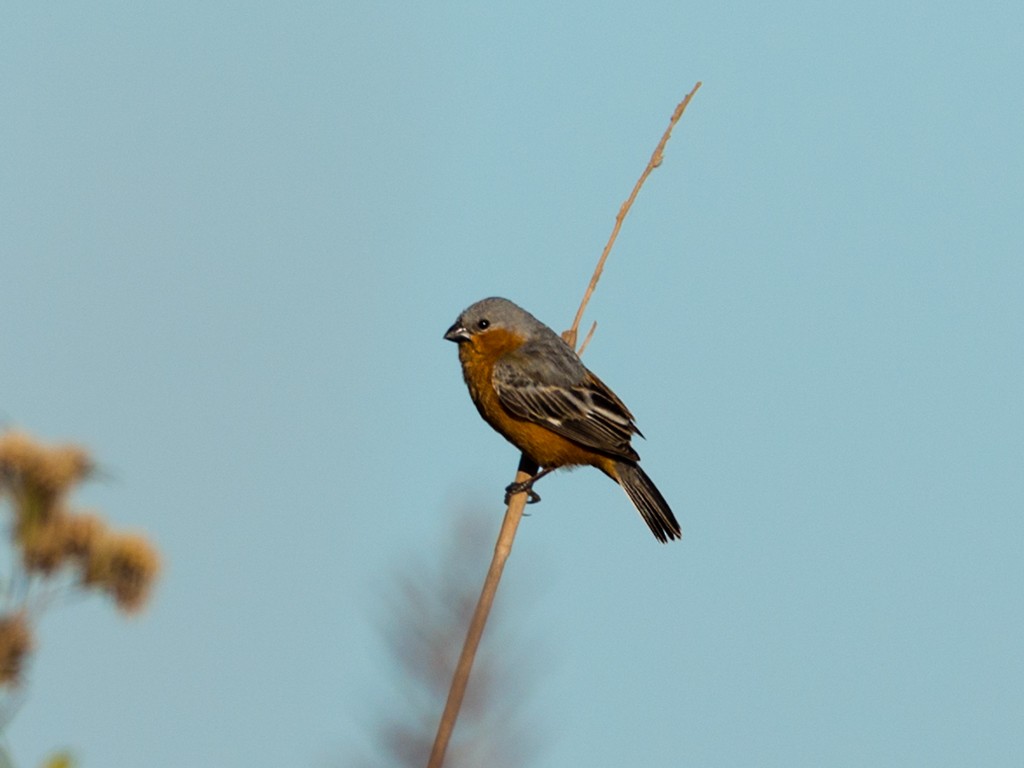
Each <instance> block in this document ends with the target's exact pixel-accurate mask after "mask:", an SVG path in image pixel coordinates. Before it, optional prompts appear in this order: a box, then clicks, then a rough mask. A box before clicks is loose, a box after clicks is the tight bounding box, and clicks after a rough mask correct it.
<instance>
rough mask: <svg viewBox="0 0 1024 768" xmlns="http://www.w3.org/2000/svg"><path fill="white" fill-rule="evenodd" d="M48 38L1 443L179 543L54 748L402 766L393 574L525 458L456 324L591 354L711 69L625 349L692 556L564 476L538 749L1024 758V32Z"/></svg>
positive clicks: (909, 19) (945, 17)
mask: <svg viewBox="0 0 1024 768" xmlns="http://www.w3.org/2000/svg"><path fill="white" fill-rule="evenodd" d="M5 17H6V18H5V20H4V23H3V24H2V25H0V71H2V73H3V77H2V86H0V93H2V99H0V417H2V420H3V422H4V423H5V424H10V425H16V426H19V427H22V428H25V429H27V430H29V431H32V432H34V433H36V434H38V435H40V436H41V437H44V438H47V439H52V440H58V439H73V440H78V441H81V442H84V443H85V444H87V445H89V446H90V447H91V449H92V450H93V452H94V454H95V455H96V456H97V458H98V459H99V460H100V461H101V462H102V463H103V464H104V466H105V467H106V468H107V471H108V474H109V478H108V479H106V480H103V481H101V482H96V483H93V484H91V485H89V486H88V487H87V488H85V489H83V491H82V493H81V494H80V495H79V497H78V499H77V500H78V502H79V503H80V504H81V505H83V506H91V507H98V508H100V509H102V510H103V511H104V512H105V513H106V514H107V515H108V517H109V518H110V519H111V520H112V521H114V522H115V523H117V524H118V525H120V526H124V527H136V528H141V529H144V530H145V531H147V532H149V533H150V534H151V536H152V537H153V538H154V539H155V540H156V542H157V543H158V544H159V546H160V548H161V550H162V552H163V554H164V557H165V560H166V570H165V573H164V576H163V580H162V582H161V584H160V586H159V589H158V592H157V594H156V595H155V599H154V601H153V604H152V606H151V608H150V610H149V611H148V612H147V613H146V614H144V615H143V616H142V617H140V618H138V619H135V620H130V621H124V620H121V619H120V618H119V617H118V616H116V615H115V613H114V611H113V610H112V609H111V608H110V607H109V606H108V605H106V604H105V603H103V602H102V601H98V600H85V601H81V602H77V603H73V604H71V605H68V606H63V607H61V608H60V609H59V610H54V611H53V612H51V613H49V614H48V615H47V616H46V617H45V619H44V620H43V622H42V626H41V627H40V647H39V651H38V654H37V657H36V660H35V663H34V665H33V668H32V670H31V677H30V687H29V689H28V695H27V698H26V701H25V703H24V705H23V707H22V709H21V710H20V712H19V713H18V714H17V717H16V718H15V720H14V721H13V722H12V724H11V725H10V727H9V729H8V732H7V744H8V747H9V749H10V751H11V752H12V754H13V755H14V757H15V758H16V760H17V763H18V764H19V765H25V766H28V765H35V764H37V763H38V761H39V760H40V759H41V758H42V756H43V755H45V754H48V753H50V752H52V751H53V750H55V749H57V748H59V747H64V746H67V747H70V748H71V749H73V750H74V751H75V752H76V754H77V755H78V757H79V759H80V760H81V764H82V765H84V766H106V765H130V764H147V765H151V766H154V767H155V768H162V767H163V766H168V767H170V766H195V765H211V766H212V765H217V766H271V765H282V764H284V765H345V764H347V763H348V761H349V759H350V758H351V756H352V755H353V754H354V753H355V752H356V751H358V748H359V747H361V746H362V747H365V745H366V743H367V739H368V738H369V736H368V731H369V730H371V729H372V723H373V720H374V711H375V710H374V709H373V706H371V705H370V703H369V702H373V701H378V702H379V701H380V700H381V699H382V698H383V700H384V701H385V702H386V701H387V699H386V698H385V696H386V695H393V696H395V699H394V701H392V702H391V703H392V704H394V706H395V708H396V709H400V707H401V706H403V705H404V703H405V702H404V701H403V700H402V696H401V695H400V694H398V695H396V694H394V689H393V688H386V686H385V684H384V681H390V682H394V680H393V678H394V677H395V670H394V668H393V662H392V660H391V659H390V658H389V656H388V654H387V651H386V649H385V648H384V647H383V645H384V643H383V642H382V639H381V636H380V631H379V624H380V613H381V607H380V595H381V591H382V589H386V588H387V585H388V584H389V583H391V580H392V579H393V578H394V574H395V573H396V572H398V571H401V569H402V567H403V565H404V564H406V563H407V562H409V561H414V562H416V563H424V562H430V555H431V554H432V553H433V554H435V555H436V556H437V557H438V558H440V557H444V556H448V553H449V552H450V550H449V549H448V548H447V547H446V545H445V537H446V536H449V535H450V534H451V525H452V518H453V515H454V513H455V511H456V510H457V509H461V508H465V507H466V506H467V505H469V506H474V507H475V508H477V509H478V510H479V512H480V514H481V515H483V516H485V517H486V518H489V519H491V520H493V526H494V529H495V531H496V530H497V526H498V524H499V522H500V517H501V514H502V512H503V507H502V506H501V503H500V502H501V489H502V488H503V487H504V485H505V484H506V483H508V482H509V481H510V480H511V478H512V475H513V472H514V469H515V464H516V453H515V451H514V449H512V448H511V447H510V446H508V445H507V444H505V443H504V442H503V441H502V440H501V439H500V438H499V437H498V436H497V435H495V434H494V433H493V432H491V431H490V430H489V429H488V428H487V427H486V426H485V425H484V424H483V423H482V422H480V420H479V417H478V416H477V414H476V411H475V409H474V408H473V407H472V406H471V404H470V401H469V399H468V396H467V394H466V392H465V388H464V386H463V384H462V382H461V376H460V373H459V370H458V364H457V360H456V356H455V349H454V347H453V346H452V345H450V344H448V343H446V342H444V341H443V340H442V339H441V334H442V333H443V332H444V330H445V329H446V328H447V327H448V325H449V324H450V323H451V322H452V320H454V318H455V317H456V315H457V314H458V313H459V311H461V310H462V309H463V308H464V307H465V306H466V305H468V304H470V303H471V302H473V301H475V300H477V299H479V298H482V297H484V296H488V295H493V294H500V295H505V296H508V297H509V298H511V299H513V300H515V301H517V302H518V303H520V304H522V305H523V306H525V307H526V308H527V309H529V310H530V311H532V312H533V313H534V314H535V315H537V316H538V317H540V318H541V319H543V320H545V321H546V322H548V323H549V324H551V325H552V326H554V327H555V328H557V329H562V328H564V327H565V326H567V325H568V324H569V323H570V322H571V319H572V316H573V314H574V312H575V309H576V307H577V305H578V302H579V299H580V296H581V294H582V291H583V288H584V287H585V285H586V281H587V279H588V278H589V275H590V271H591V269H592V268H593V264H594V262H595V260H596V258H597V256H598V254H599V253H600V250H601V247H602V246H603V244H604V242H605V239H606V238H607V235H608V233H609V231H610V229H611V225H612V222H613V218H614V215H615V213H616V211H617V210H618V206H619V204H620V203H621V201H622V200H623V199H624V198H625V196H626V195H627V193H628V191H629V189H630V188H631V186H632V184H633V182H634V181H635V179H636V176H637V175H638V174H639V172H640V171H641V170H642V168H643V165H644V163H645V162H646V160H647V158H648V156H649V154H650V151H651V149H652V148H653V146H654V144H655V143H656V141H657V139H658V137H659V136H660V135H661V132H662V130H663V129H664V127H665V125H666V123H667V120H668V116H669V114H670V113H671V111H672V109H673V107H674V106H675V104H676V103H677V102H678V101H679V99H681V98H682V96H683V95H684V94H685V93H686V92H687V91H689V90H690V88H691V87H692V86H693V84H694V83H695V82H696V81H698V80H701V81H703V83H704V86H703V88H702V89H701V91H700V92H699V93H698V95H697V97H696V98H695V100H694V102H693V103H692V104H691V106H690V109H689V110H688V112H687V114H686V115H685V117H684V118H683V121H682V123H681V124H680V126H679V128H678V129H677V131H676V134H675V137H674V138H673V140H672V142H671V143H670V145H669V148H668V150H667V153H666V158H665V162H664V164H663V165H662V167H661V168H660V169H658V170H657V171H656V172H655V174H654V175H653V176H652V177H651V179H650V180H649V182H648V184H647V186H646V187H645V188H644V190H643V191H642V193H641V196H640V198H639V200H638V202H637V204H636V206H635V207H634V210H633V213H632V215H631V217H630V219H629V220H628V221H627V223H626V225H625V227H624V229H623V232H622V235H621V236H620V238H619V241H618V244H617V246H616V249H615V251H614V252H613V254H612V256H611V260H610V262H609V265H608V268H607V270H606V272H605V276H604V278H603V281H602V283H601V285H600V287H599V288H598V292H597V294H596V296H595V298H594V300H593V302H592V303H591V305H590V310H589V312H588V315H587V319H586V321H585V322H587V323H589V322H590V321H593V320H596V321H597V322H598V331H597V335H596V337H595V339H594V341H593V342H592V344H591V346H590V348H589V349H588V350H587V353H586V359H587V363H588V365H590V366H591V367H592V368H593V369H594V370H595V371H597V372H598V374H599V375H600V376H601V378H602V379H603V380H605V381H606V382H607V383H608V384H609V385H610V386H612V387H613V388H614V389H615V390H616V392H617V393H618V394H619V395H620V396H621V397H622V398H623V399H624V400H625V401H626V402H627V404H628V405H629V406H630V408H631V410H632V411H633V412H634V414H635V415H636V417H637V420H638V423H639V425H640V428H641V429H642V430H643V431H644V433H645V434H646V436H647V438H648V439H647V440H646V441H645V442H642V444H641V445H639V446H638V448H639V450H640V453H641V455H642V456H643V457H644V463H643V466H644V467H645V468H646V470H647V471H648V473H649V474H650V475H651V476H652V477H653V478H654V479H655V480H656V481H657V483H658V485H659V487H660V488H661V490H662V492H663V493H664V494H665V496H666V497H667V498H668V499H669V500H670V501H671V502H672V504H673V507H674V509H675V512H676V515H677V517H678V518H679V520H680V522H681V523H682V526H683V530H684V539H683V541H682V542H681V543H675V544H672V545H668V546H662V545H659V544H658V543H657V542H656V541H655V540H654V539H653V538H652V537H651V536H650V533H649V532H648V531H647V530H646V527H645V526H644V525H643V523H642V521H641V520H640V519H639V517H638V516H637V515H636V513H635V512H634V511H633V509H632V508H631V506H630V505H629V503H628V500H627V499H626V498H625V496H624V495H623V494H622V493H621V491H619V490H618V489H616V488H615V487H614V485H612V484H610V483H609V482H608V481H607V480H606V479H605V478H603V477H601V476H600V475H599V474H598V473H596V472H593V471H583V470H581V471H578V472H575V473H571V474H569V473H562V474H557V475H555V476H553V477H549V478H547V479H545V480H544V481H543V483H542V485H541V492H542V495H543V497H544V501H543V503H542V504H541V505H539V506H538V507H535V508H533V509H532V510H531V511H532V515H531V516H530V517H529V518H527V519H526V520H525V521H524V523H523V526H522V527H521V529H520V534H519V538H518V540H517V543H516V549H515V551H514V552H513V555H512V559H511V560H510V562H509V565H508V568H507V570H506V575H505V583H504V584H503V586H502V590H503V591H502V593H501V594H500V595H499V601H500V600H501V598H502V596H505V595H507V596H508V597H507V599H508V600H509V601H512V600H514V597H513V596H514V595H516V594H517V590H518V591H520V593H521V594H524V595H529V598H528V602H529V607H528V608H526V609H525V610H523V611H521V612H519V613H517V622H518V626H517V627H516V630H517V631H516V632H515V633H512V634H510V635H509V636H506V635H504V634H499V633H495V634H492V635H485V638H484V643H485V645H487V644H488V643H489V644H490V648H491V650H492V651H494V652H497V653H499V654H507V655H508V657H509V658H521V656H522V655H523V651H524V649H523V648H522V647H521V646H518V645H516V642H521V641H522V640H521V638H522V637H528V638H530V641H529V642H530V643H531V644H535V653H531V654H530V655H531V656H532V657H533V658H532V659H531V664H532V665H533V666H534V667H535V668H536V669H537V670H538V671H539V674H538V679H537V681H536V683H535V685H534V686H533V690H532V693H531V696H530V698H529V702H528V704H527V705H526V706H527V709H528V710H529V712H530V715H531V717H533V718H535V719H536V721H538V722H540V723H543V724H544V726H543V728H542V731H543V734H542V735H543V737H544V738H543V739H542V746H543V748H542V750H541V751H540V753H539V755H538V758H537V760H536V765H538V766H545V767H546V766H561V765H644V766H678V765H702V766H749V765H758V766H819V765H829V766H863V765H878V766H915V765H920V766H966V765H986V766H1011V765H1019V763H1020V759H1021V755H1022V754H1024V730H1022V729H1021V727H1020V723H1021V722H1024V661H1022V659H1024V657H1022V655H1021V652H1020V649H1021V647H1022V642H1024V600H1022V585H1024V559H1022V555H1024V520H1022V516H1021V509H1022V502H1024V480H1022V476H1024V473H1022V471H1021V470H1022V462H1024V409H1022V392H1024V355H1022V353H1021V344H1022V338H1024V336H1022V333H1024V295H1022V294H1024V259H1022V254H1024V217H1022V216H1021V201H1022V200H1024V189H1022V188H1024V183H1022V182H1024V152H1022V151H1021V146H1020V142H1021V137H1022V136H1024V106H1022V102H1021V100H1020V98H1019V96H1018V94H1019V93H1020V91H1021V85H1022V82H1021V80H1022V73H1024V53H1022V48H1021V45H1020V41H1021V39H1022V33H1024V10H1022V8H1021V7H1020V5H1019V4H1015V3H986V4H983V5H981V6H979V5H977V4H969V3H897V4H895V5H894V4H892V3H873V2H868V3H858V4H856V5H849V4H848V5H845V6H839V5H835V4H821V3H809V2H808V3H787V4H763V3H748V4H743V3H739V4H715V3H712V4H703V5H697V4H693V5H690V4H682V3H664V4H658V3H651V4H648V3H639V4H636V3H633V4H598V5H595V4H593V3H587V4H582V3H564V4H559V5H558V6H557V7H550V6H549V4H539V3H537V4H535V3H519V4H516V5H514V6H512V5H497V4H495V5H485V4H477V3H450V4H443V5H420V6H413V5H412V4H403V3H341V4H335V3H293V4H290V5H287V6H284V5H281V6H279V7H275V6H270V5H264V6H261V7H254V6H251V5H249V4H242V3H213V4H211V3H194V2H187V1H186V2H177V3H150V4H142V5H139V4H127V3H113V2H99V3H92V4H88V5H84V4H72V3H56V4H54V3H45V4H38V3H31V4H30V3H16V4H14V5H13V6H12V7H10V8H8V9H7V11H6V13H5ZM488 546H489V545H488ZM470 556H471V553H469V554H467V557H470ZM513 635H514V637H516V638H519V640H518V641H513V640H512V639H510V638H511V637H512V636H513ZM503 642H505V643H507V645H503ZM389 684H390V683H389ZM399 689H400V686H399ZM385 690H386V691H389V692H390V693H388V694H385V693H384V691H385Z"/></svg>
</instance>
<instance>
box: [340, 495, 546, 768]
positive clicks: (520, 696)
mask: <svg viewBox="0 0 1024 768" xmlns="http://www.w3.org/2000/svg"><path fill="white" fill-rule="evenodd" d="M488 522H489V521H487V520H485V519H482V518H479V517H475V516H473V515H471V514H470V513H468V512H465V513H462V514H461V515H459V516H458V518H457V519H456V522H455V525H454V531H453V534H452V535H451V536H450V537H449V538H448V542H449V543H448V547H447V551H443V552H442V553H441V557H440V558H439V559H438V562H437V563H436V564H434V566H433V567H429V566H427V565H424V564H423V563H422V562H416V561H415V560H413V561H410V562H407V563H406V564H405V565H403V567H402V568H401V569H400V570H398V571H396V572H395V574H394V576H393V586H392V587H391V589H390V590H389V597H390V599H389V600H387V602H386V603H385V605H386V607H387V612H388V616H387V619H386V622H385V627H384V637H385V640H386V641H387V645H388V649H389V652H390V655H391V658H392V659H393V661H394V663H395V667H396V669H397V670H398V672H399V676H398V678H397V683H396V690H395V691H394V693H393V695H392V696H391V697H390V701H389V705H388V706H387V709H386V711H385V712H382V713H381V714H380V716H379V724H378V725H377V726H376V733H375V734H374V741H375V742H376V749H377V752H378V757H377V758H375V759H366V758H364V759H363V761H362V762H361V763H359V764H360V765H363V766H367V767H369V766H374V767H375V768H381V766H395V768H400V767H401V768H404V767H405V766H409V768H412V767H413V766H415V768H422V767H423V766H424V765H426V764H427V757H428V756H429V755H430V749H431V745H432V744H433V741H434V735H435V732H436V730H437V723H438V720H439V718H440V717H441V712H442V711H443V709H444V704H445V700H446V699H447V697H448V688H449V685H450V683H451V679H452V672H453V670H454V669H455V665H456V663H457V661H458V656H459V651H460V650H461V648H462V643H463V640H464V639H465V636H466V630H467V628H468V627H469V622H470V617H471V616H472V614H473V608H474V606H475V605H476V601H477V597H478V596H479V594H480V586H481V584H482V582H483V577H484V574H485V573H486V571H487V560H488V557H489V555H490V552H491V549H492V548H493V539H492V537H493V535H494V532H493V530H491V526H490V525H489V524H488ZM507 597H508V595H507V594H506V595H503V596H502V597H499V599H498V601H497V604H496V605H497V608H496V610H495V611H494V613H492V615H491V617H490V621H489V622H488V625H487V629H486V631H485V633H484V637H483V642H482V645H481V651H480V653H479V655H478V656H477V658H476V662H475V664H474V667H473V676H472V678H471V680H470V683H469V687H468V689H467V691H466V698H465V701H464V703H463V706H462V710H461V713H460V715H459V719H458V722H457V723H456V725H455V731H454V733H453V738H452V742H451V745H450V747H449V749H448V753H447V756H446V760H445V768H479V766H488V768H506V767H508V768H511V767H512V766H516V767H517V768H522V767H523V766H526V765H528V764H529V762H531V760H532V759H533V757H534V755H535V754H536V752H537V748H538V744H537V737H536V729H535V728H533V727H532V726H531V725H529V724H528V722H527V717H526V716H525V714H524V705H525V701H526V699H527V694H528V689H529V687H530V683H531V681H532V680H533V679H534V675H533V674H531V672H532V669H531V668H529V667H528V666H527V664H526V659H525V654H524V653H521V652H519V651H518V649H519V648H520V647H521V646H520V644H518V643H516V642H515V640H514V638H513V634H514V633H513V632H512V628H511V627H510V622H509V620H508V619H509V610H508V609H509V607H510V606H509V605H508V601H507V599H505V598H507ZM529 650H531V651H532V650H533V649H532V648H531V649H529ZM533 658H534V657H533V656H532V655H531V658H530V660H531V661H532V659H533Z"/></svg>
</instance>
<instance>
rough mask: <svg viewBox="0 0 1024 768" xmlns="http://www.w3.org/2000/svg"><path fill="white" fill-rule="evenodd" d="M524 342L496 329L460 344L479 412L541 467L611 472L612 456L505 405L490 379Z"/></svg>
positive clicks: (470, 389) (513, 335)
mask: <svg viewBox="0 0 1024 768" xmlns="http://www.w3.org/2000/svg"><path fill="white" fill-rule="evenodd" d="M522 342H523V339H522V337H521V336H517V335H516V334H513V333H509V332H508V331H505V330H502V329H495V330H492V331H488V332H486V333H481V334H478V335H476V336H474V338H473V339H472V340H470V341H469V342H466V343H463V344H460V345H459V360H460V361H461V362H462V375H463V378H465V380H466V385H467V386H468V387H469V394H470V396H471V397H472V398H473V402H474V403H475V404H476V407H477V410H479V411H480V415H481V416H483V417H484V420H485V421H487V423H488V424H490V425H491V426H492V427H494V429H495V430H497V431H498V432H499V433H501V434H502V435H503V436H504V437H505V439H506V440H508V441H509V442H510V443H512V444H513V445H514V446H516V447H517V448H518V449H519V450H521V451H522V452H523V453H525V454H526V455H527V456H529V457H530V458H531V459H533V460H534V461H535V462H537V464H539V465H540V466H541V467H545V468H546V467H566V466H577V465H581V464H590V465H592V466H596V467H598V468H600V469H602V470H604V471H605V472H608V471H609V468H610V465H612V464H614V462H613V461H612V460H611V459H608V458H607V457H606V456H602V455H601V454H598V453H595V452H594V451H591V450H590V449H588V448H584V447H583V446H581V445H578V444H576V443H574V442H572V441H571V440H569V439H567V438H564V437H562V436H561V435H558V434H555V433H554V432H552V431H551V430H550V429H547V428H546V427H544V426H542V425H540V424H536V423H534V422H531V421H524V420H522V419H519V418H516V417H515V416H513V415H512V414H510V413H509V412H508V411H506V410H505V408H504V406H502V404H501V401H500V400H499V399H498V393H497V392H496V391H495V390H494V384H493V383H492V379H491V375H492V374H493V372H494V364H495V362H496V361H497V360H498V358H499V357H500V356H501V355H502V354H504V353H506V352H510V351H512V350H514V349H516V348H518V347H519V346H520V345H521V344H522ZM605 465H609V467H606V466H605Z"/></svg>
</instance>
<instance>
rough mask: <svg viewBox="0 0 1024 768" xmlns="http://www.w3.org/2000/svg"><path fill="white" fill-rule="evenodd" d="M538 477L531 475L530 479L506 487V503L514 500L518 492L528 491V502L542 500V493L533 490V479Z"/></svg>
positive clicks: (533, 502) (534, 502) (532, 502)
mask: <svg viewBox="0 0 1024 768" xmlns="http://www.w3.org/2000/svg"><path fill="white" fill-rule="evenodd" d="M536 479H537V478H536V477H531V478H530V479H529V480H523V481H522V482H521V483H512V484H510V485H508V486H506V487H505V505H506V506H507V505H508V503H509V502H510V501H511V500H512V497H513V496H515V495H516V494H517V493H526V494H528V495H527V497H526V503H527V504H536V503H537V502H538V501H540V494H539V493H537V492H536V491H535V490H533V481H534V480H536Z"/></svg>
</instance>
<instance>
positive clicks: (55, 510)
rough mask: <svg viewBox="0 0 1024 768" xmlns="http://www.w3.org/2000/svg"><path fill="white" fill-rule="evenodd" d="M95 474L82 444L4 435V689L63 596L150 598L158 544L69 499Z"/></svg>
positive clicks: (131, 609) (20, 673)
mask: <svg viewBox="0 0 1024 768" xmlns="http://www.w3.org/2000/svg"><path fill="white" fill-rule="evenodd" d="M93 472H94V464H93V461H92V459H91V458H90V456H89V454H88V453H87V452H86V451H85V450H84V449H83V448H80V447H78V446H74V445H44V444H42V443H40V442H38V441H36V440H34V439H33V438H31V437H29V436H28V435H26V434H24V433H21V432H14V431H11V432H6V433H4V434H2V435H0V505H2V506H4V507H5V508H6V509H7V511H8V513H9V514H10V542H11V548H10V559H11V563H10V575H9V577H8V578H7V580H6V581H0V692H2V691H7V692H9V691H12V690H14V689H17V688H18V687H19V685H20V684H21V683H22V681H23V679H24V672H25V666H26V662H27V660H28V658H29V655H30V654H31V652H32V650H33V649H34V648H35V635H34V632H33V625H34V623H35V621H36V619H37V618H38V616H39V614H40V612H41V611H43V610H44V609H45V608H46V607H48V606H49V605H51V604H52V603H53V601H54V600H55V599H56V598H58V597H61V596H64V595H68V594H73V593H76V592H84V591H99V592H103V593H105V594H107V595H109V596H110V597H111V598H112V599H113V600H114V604H115V605H116V606H117V608H118V609H119V610H120V611H122V612H123V613H129V614H130V613H135V612H137V611H139V610H140V609H141V608H142V607H143V606H144V605H145V603H146V600H147V599H148V597H149V594H150V591H151V589H152V587H153V583H154V582H155V580H156V576H157V573H158V571H159V569H160V559H159V556H158V554H157V551H156V549H155V548H154V547H153V545H152V544H150V543H149V541H148V540H147V539H146V538H145V537H144V536H142V535H139V534H132V533H120V532H117V531H114V530H111V529H110V528H109V527H108V526H107V524H106V523H105V522H104V521H103V519H102V518H100V517H99V516H98V515H96V514H93V513H89V512H83V511H80V510H77V509H73V508H72V507H71V506H69V504H68V501H67V499H68V496H69V494H70V493H71V491H72V490H73V489H74V488H75V487H76V486H77V485H78V484H79V483H81V482H82V481H83V480H85V479H86V478H88V477H89V476H90V475H92V474H93ZM3 725H4V723H2V722H0V729H2V727H3Z"/></svg>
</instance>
